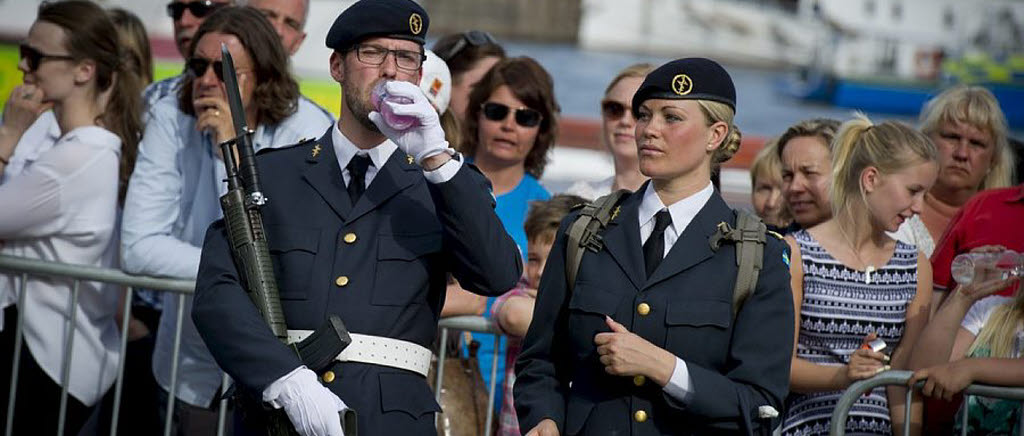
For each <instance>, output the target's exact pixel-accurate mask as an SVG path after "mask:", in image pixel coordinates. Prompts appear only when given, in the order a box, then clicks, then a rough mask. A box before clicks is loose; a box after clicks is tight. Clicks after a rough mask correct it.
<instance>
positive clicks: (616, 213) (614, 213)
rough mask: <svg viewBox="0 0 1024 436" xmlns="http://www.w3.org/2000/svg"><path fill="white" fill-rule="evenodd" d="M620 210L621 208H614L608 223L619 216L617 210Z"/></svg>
mask: <svg viewBox="0 0 1024 436" xmlns="http://www.w3.org/2000/svg"><path fill="white" fill-rule="evenodd" d="M621 209H622V206H615V210H613V211H612V217H611V218H609V219H608V221H612V220H614V219H615V217H617V216H619V210H621Z"/></svg>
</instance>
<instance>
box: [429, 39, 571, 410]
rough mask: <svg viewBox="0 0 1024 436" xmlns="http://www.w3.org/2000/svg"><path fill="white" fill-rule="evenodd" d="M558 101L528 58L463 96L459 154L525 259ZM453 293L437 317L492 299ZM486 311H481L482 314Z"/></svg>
mask: <svg viewBox="0 0 1024 436" xmlns="http://www.w3.org/2000/svg"><path fill="white" fill-rule="evenodd" d="M558 112H559V107H558V102H557V101H556V100H555V93H554V82H553V81H552V80H551V75H550V74H548V72H547V71H545V70H544V67H541V66H540V64H538V63H537V61H535V60H533V59H532V58H529V57H525V56H524V57H516V58H508V59H503V60H501V61H499V62H498V63H497V64H495V65H494V67H492V68H491V70H490V71H488V72H487V74H486V75H484V77H483V79H481V80H480V82H479V83H477V85H476V86H475V87H474V88H473V91H472V92H471V93H470V94H469V103H468V106H467V108H466V123H465V129H464V130H463V133H464V134H463V141H462V144H461V146H460V150H459V151H461V152H462V153H463V154H465V155H466V156H468V157H469V158H470V159H472V160H473V163H474V164H476V166H477V167H478V168H480V171H481V172H483V173H484V175H485V176H487V178H488V179H489V180H490V181H491V184H492V186H493V189H494V197H495V199H496V200H497V206H496V212H497V214H498V218H500V219H501V222H502V224H504V225H505V231H506V232H508V234H509V235H511V236H512V239H513V240H515V241H516V244H517V245H519V250H520V251H521V252H522V254H523V257H524V258H525V257H526V233H525V232H524V231H523V222H524V221H525V220H526V212H527V210H528V209H529V207H530V202H532V201H535V200H547V199H548V198H550V197H551V194H550V193H549V192H548V191H547V190H546V189H544V187H543V186H541V185H540V182H538V179H540V177H541V175H542V174H543V173H544V166H545V165H547V163H548V151H549V150H550V149H551V147H552V146H554V144H555V138H556V137H557V136H558ZM484 298H485V297H480V296H477V295H475V294H469V293H468V292H464V291H463V292H459V291H458V290H454V291H450V292H449V293H448V300H449V301H448V302H447V303H446V304H445V310H444V311H443V312H442V314H443V315H457V314H465V313H473V314H480V313H490V305H491V304H492V303H493V301H494V299H493V298H490V299H487V301H486V303H485V302H484V301H483V299H484ZM485 310H486V312H484V311H485ZM473 338H474V339H475V340H477V341H479V342H480V345H481V347H480V350H479V353H478V356H479V358H480V359H479V361H480V369H481V372H482V373H483V375H484V382H485V383H489V382H490V374H491V362H492V359H493V355H492V354H493V352H494V348H493V347H494V337H493V335H490V334H474V335H473ZM498 349H499V350H500V353H499V357H498V380H497V389H499V392H496V395H495V397H494V398H495V400H496V401H497V404H500V399H501V392H500V389H501V383H502V380H501V379H502V374H504V368H503V366H504V364H503V362H504V361H505V358H504V349H505V345H504V344H500V345H499V348H498Z"/></svg>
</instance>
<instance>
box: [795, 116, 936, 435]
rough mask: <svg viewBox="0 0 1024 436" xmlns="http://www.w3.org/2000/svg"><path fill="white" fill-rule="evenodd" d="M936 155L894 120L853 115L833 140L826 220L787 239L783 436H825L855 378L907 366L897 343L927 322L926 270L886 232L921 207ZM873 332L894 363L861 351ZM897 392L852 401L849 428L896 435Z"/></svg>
mask: <svg viewBox="0 0 1024 436" xmlns="http://www.w3.org/2000/svg"><path fill="white" fill-rule="evenodd" d="M935 159H936V151H935V145H934V144H932V142H931V141H930V140H929V139H928V138H927V137H926V136H924V135H923V134H921V133H920V132H918V131H916V130H914V129H911V128H910V127H908V126H905V125H902V124H899V123H894V122H884V123H881V124H873V123H872V122H871V121H869V120H868V119H867V118H864V117H857V118H856V119H854V120H851V121H848V122H846V123H845V124H843V126H842V127H841V129H840V131H839V133H838V135H837V136H836V139H835V144H834V145H833V158H832V168H833V169H832V182H831V188H830V194H831V199H832V200H831V204H832V218H831V219H829V220H827V221H825V222H823V223H821V224H819V225H817V226H814V227H811V228H808V229H803V230H799V231H797V232H794V233H793V234H791V235H789V236H787V237H786V239H787V241H788V242H789V244H790V246H791V248H792V251H793V258H792V263H791V265H790V274H791V276H792V289H793V307H794V309H795V312H796V326H797V328H796V329H795V331H794V335H795V337H796V347H795V348H794V349H793V365H792V372H791V379H790V383H791V391H792V392H793V395H791V397H790V399H789V403H788V404H787V414H786V418H785V421H784V423H783V427H782V432H783V434H787V435H789V434H792V435H795V434H800V435H811V434H827V432H828V429H829V420H830V417H831V414H832V410H833V409H834V408H835V404H836V401H837V400H838V399H839V397H840V395H842V391H843V390H844V389H846V388H847V387H848V386H849V385H850V384H851V383H852V382H854V381H856V380H861V379H865V378H869V377H871V376H873V375H875V374H876V373H878V372H880V371H882V370H884V369H885V368H887V367H888V365H892V367H894V368H905V367H906V364H907V358H908V354H909V351H910V346H903V344H913V343H914V341H915V339H916V338H917V336H918V334H919V333H920V332H921V329H923V328H924V325H925V323H926V322H927V321H928V304H929V302H930V299H931V280H930V279H931V268H930V265H929V263H928V259H927V258H926V257H925V256H924V255H923V254H921V253H920V251H919V250H918V249H917V248H916V247H914V246H913V245H909V244H906V243H903V242H899V241H896V240H894V239H892V238H890V237H889V236H887V235H886V232H887V231H893V230H895V229H896V228H898V227H899V226H900V224H901V223H903V221H905V220H906V219H907V218H909V217H911V216H913V215H914V214H916V213H919V212H920V210H921V203H922V201H923V200H922V198H923V197H924V193H925V192H927V191H928V189H929V188H931V185H932V183H934V182H935V175H936V172H937V165H936V163H935ZM876 337H877V338H881V339H883V340H884V341H885V342H886V343H887V344H888V348H889V349H890V350H894V351H893V353H892V358H891V361H890V360H889V359H888V357H887V356H885V355H883V353H880V352H876V351H872V350H870V349H862V348H861V346H862V344H864V343H865V342H866V341H868V340H870V339H874V338H876ZM896 393H897V391H896V390H894V389H890V392H889V395H888V398H887V395H886V390H885V389H883V388H878V389H875V390H874V391H872V392H870V393H869V394H868V395H866V396H864V397H862V398H860V399H858V401H857V404H855V405H854V406H853V409H852V411H851V413H850V418H849V420H848V421H847V423H846V432H847V433H852V434H890V433H892V432H897V430H898V429H899V428H901V426H902V421H903V412H904V406H905V405H904V404H903V400H902V398H903V397H902V396H901V395H895V394H896ZM890 414H891V417H890ZM918 419H919V416H918V417H916V418H915V420H918Z"/></svg>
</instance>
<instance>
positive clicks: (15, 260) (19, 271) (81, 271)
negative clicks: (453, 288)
mask: <svg viewBox="0 0 1024 436" xmlns="http://www.w3.org/2000/svg"><path fill="white" fill-rule="evenodd" d="M0 271H2V272H6V273H8V274H16V275H20V276H21V286H20V287H19V289H18V303H17V304H18V306H19V307H24V304H25V284H26V282H27V281H28V277H30V276H46V277H60V278H67V279H73V280H74V284H73V285H72V290H71V295H69V296H68V308H69V313H72V314H73V313H75V311H74V307H75V306H77V304H78V293H79V283H80V282H82V281H88V282H102V283H110V284H114V285H118V286H122V287H125V298H124V306H123V307H122V309H123V311H124V312H123V313H124V316H123V317H122V318H123V319H122V321H121V345H120V357H119V359H118V364H117V378H116V381H115V384H114V404H113V411H112V417H111V423H110V435H111V436H116V435H117V428H118V417H119V416H120V409H121V394H122V391H123V388H124V365H125V357H126V350H127V347H128V321H129V320H130V319H131V317H130V316H128V314H129V313H131V312H130V311H131V300H132V293H133V290H134V289H135V288H143V289H149V290H154V291H162V292H173V293H176V294H178V311H177V313H176V314H175V315H176V317H177V324H176V325H177V328H176V329H175V332H174V351H173V353H172V359H173V362H172V363H171V380H170V391H169V392H168V396H167V397H168V399H169V401H168V403H167V408H166V418H165V420H164V426H163V429H164V430H163V434H164V436H170V434H171V423H172V417H173V411H174V404H175V402H176V401H177V399H176V396H175V394H176V391H177V380H178V355H179V353H180V347H181V325H182V324H181V323H182V320H183V318H184V316H185V313H184V310H185V309H184V307H185V297H186V296H187V295H190V294H192V293H193V292H194V289H195V281H192V280H181V279H168V278H157V277H148V276H137V275H131V274H126V273H124V272H122V271H120V270H114V269H106V268H97V267H92V266H83V265H70V264H64V263H59V262H50V261H44V260H38V259H26V258H22V257H16V256H7V255H0ZM76 318H77V317H75V316H70V317H68V320H67V321H66V323H65V330H66V331H67V332H68V334H66V335H65V336H66V340H65V343H64V356H65V358H64V361H63V362H62V371H61V383H60V384H61V400H60V412H59V418H58V424H57V435H58V436H60V435H63V434H64V425H65V421H66V413H67V401H68V383H67V382H68V379H69V378H70V374H71V364H70V362H71V353H72V350H73V345H74V343H73V342H74V335H73V334H72V333H73V332H74V329H75V323H76ZM24 321H25V317H23V316H19V317H18V323H17V326H16V327H15V343H14V356H13V362H12V363H13V364H12V369H11V389H10V392H8V396H7V399H8V400H7V401H8V403H7V422H6V423H5V426H4V429H5V430H4V435H5V436H11V434H12V432H13V431H14V426H13V424H14V411H15V406H16V404H15V399H16V398H17V386H18V364H19V363H20V360H21V348H22V342H23V340H24V331H23V327H24ZM439 328H440V329H441V348H440V350H444V349H445V345H446V344H447V333H448V330H449V329H454V330H465V331H472V332H482V333H493V334H495V339H494V341H495V342H494V345H495V346H494V359H493V361H492V363H491V383H490V393H489V398H488V406H489V407H488V408H487V421H486V422H487V424H486V425H487V427H486V428H487V430H486V432H487V433H486V435H488V436H489V435H490V428H491V424H492V420H493V413H494V408H493V404H494V388H495V381H496V375H497V370H498V351H499V350H498V345H499V344H500V341H501V336H500V334H499V333H498V332H497V330H496V329H495V328H494V327H493V326H492V325H491V322H490V321H488V320H487V319H485V318H483V317H480V316H457V317H451V318H445V319H442V320H441V321H440V323H439ZM29 358H31V357H29ZM443 371H444V359H443V358H439V359H438V368H437V378H436V383H435V385H434V391H435V392H436V398H437V400H438V402H440V395H441V394H440V393H441V388H440V387H441V380H442V379H443V377H442V376H443ZM229 383H230V381H229V379H228V376H227V375H226V374H225V375H224V378H223V381H222V390H221V391H222V392H223V391H224V390H226V389H227V387H228V384H229ZM100 401H101V402H102V399H101V400H100ZM226 411H227V399H226V398H225V399H222V400H221V401H220V407H219V412H218V419H217V435H218V436H221V435H223V434H224V425H225V422H226ZM22 419H25V418H22Z"/></svg>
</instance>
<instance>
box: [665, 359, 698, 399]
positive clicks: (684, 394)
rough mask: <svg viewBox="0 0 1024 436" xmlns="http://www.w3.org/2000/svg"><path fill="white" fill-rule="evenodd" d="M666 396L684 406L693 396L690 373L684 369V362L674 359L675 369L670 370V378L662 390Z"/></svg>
mask: <svg viewBox="0 0 1024 436" xmlns="http://www.w3.org/2000/svg"><path fill="white" fill-rule="evenodd" d="M663 389H664V391H665V393H666V394H669V395H671V396H672V398H675V399H676V400H679V401H680V402H682V403H684V404H686V403H688V402H689V399H690V396H691V395H693V387H692V386H690V371H689V370H688V369H686V362H685V361H683V359H680V358H678V357H676V368H675V369H673V370H672V377H671V378H669V380H668V384H666V385H665V387H664V388H663Z"/></svg>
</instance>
